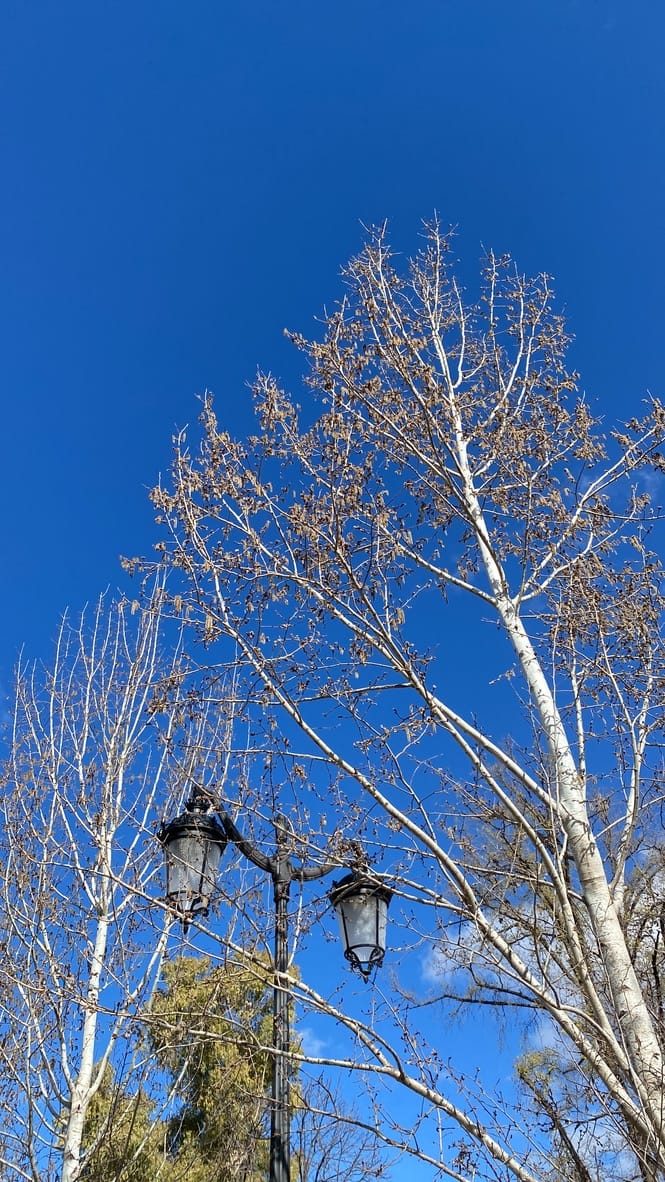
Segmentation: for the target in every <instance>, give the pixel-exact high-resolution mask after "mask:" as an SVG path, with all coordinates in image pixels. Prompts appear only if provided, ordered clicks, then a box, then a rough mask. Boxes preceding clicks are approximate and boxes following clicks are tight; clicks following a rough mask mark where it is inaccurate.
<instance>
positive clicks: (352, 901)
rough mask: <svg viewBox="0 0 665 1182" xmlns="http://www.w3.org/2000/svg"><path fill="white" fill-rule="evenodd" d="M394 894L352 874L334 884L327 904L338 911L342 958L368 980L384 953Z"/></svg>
mask: <svg viewBox="0 0 665 1182" xmlns="http://www.w3.org/2000/svg"><path fill="white" fill-rule="evenodd" d="M392 894H393V892H392V891H391V890H390V889H389V887H387V886H384V885H383V883H381V882H378V881H377V880H376V879H373V878H369V877H368V876H367V875H366V874H360V873H358V872H357V871H355V870H354V871H352V873H351V874H347V875H346V877H345V878H343V879H341V881H340V882H334V883H333V887H332V890H331V892H330V902H331V903H332V905H333V907H334V908H335V911H336V912H337V919H338V920H339V927H340V932H341V934H342V940H343V941H344V955H345V957H346V959H347V960H348V961H349V962H350V964H351V968H354V969H358V970H359V971H360V973H361V974H362V976H363V977H364V978H365V980H366V981H367V980H368V978H369V975H370V973H371V971H372V969H373V968H374V967H375V966H377V967H378V966H379V965H380V964H381V963H382V961H383V957H384V954H385V951H386V925H387V920H388V904H389V902H390V900H391V898H392Z"/></svg>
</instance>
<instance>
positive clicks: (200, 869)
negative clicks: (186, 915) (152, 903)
mask: <svg viewBox="0 0 665 1182" xmlns="http://www.w3.org/2000/svg"><path fill="white" fill-rule="evenodd" d="M221 856H222V846H221V845H219V844H218V843H217V842H216V841H210V840H209V838H208V837H207V835H206V834H204V833H196V832H194V833H191V832H190V833H183V834H181V835H180V836H178V837H173V838H171V840H170V841H169V847H168V854H167V858H168V887H167V894H168V897H169V899H170V900H171V901H172V902H173V903H174V904H175V906H176V907H177V908H178V909H179V910H180V911H183V912H195V911H205V910H207V907H208V903H209V901H210V897H211V895H212V893H213V891H214V889H215V881H216V877H217V870H218V867H219V862H220V858H221Z"/></svg>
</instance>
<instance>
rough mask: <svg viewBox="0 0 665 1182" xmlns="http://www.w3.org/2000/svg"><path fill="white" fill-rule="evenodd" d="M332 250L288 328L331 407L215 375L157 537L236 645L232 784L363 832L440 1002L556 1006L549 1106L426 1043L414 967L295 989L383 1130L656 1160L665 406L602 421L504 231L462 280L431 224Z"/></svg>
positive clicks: (304, 818) (647, 1176) (509, 1169)
mask: <svg viewBox="0 0 665 1182" xmlns="http://www.w3.org/2000/svg"><path fill="white" fill-rule="evenodd" d="M345 278H346V283H347V294H346V296H345V298H344V300H343V302H342V303H341V305H340V306H339V308H338V309H337V310H336V311H334V312H333V313H332V314H331V315H329V316H328V317H327V319H326V323H325V332H324V334H323V339H322V340H320V341H314V342H311V341H307V340H305V339H304V338H301V337H298V336H296V337H294V338H293V340H294V342H295V344H296V345H297V346H298V347H299V348H300V349H301V350H302V351H303V353H304V354H305V356H306V357H307V359H308V362H309V366H310V369H309V375H308V379H307V380H308V384H309V387H310V389H311V391H312V395H313V398H314V399H316V400H318V403H315V405H318V409H316V410H315V409H313V408H311V407H310V406H309V405H308V406H307V408H306V411H305V414H304V421H303V422H302V423H301V421H300V417H301V414H300V411H299V408H298V407H297V405H296V404H295V403H294V402H293V401H292V400H291V399H290V398H289V397H288V396H287V395H286V394H285V393H284V392H283V391H282V390H281V389H280V388H279V387H278V384H277V383H276V381H275V380H274V379H273V378H272V377H270V376H269V375H268V376H265V375H263V376H259V378H258V380H257V382H256V387H255V397H256V411H257V423H258V426H257V433H256V435H255V436H254V437H253V438H251V439H250V440H249V441H247V442H246V443H243V442H239V441H237V440H234V439H233V438H231V437H230V436H229V435H228V433H226V432H225V431H224V430H222V429H220V426H219V424H218V422H217V419H216V417H215V413H214V410H213V404H212V400H211V398H210V397H209V396H206V398H205V400H204V405H203V414H202V424H203V436H202V440H201V444H200V448H197V449H195V450H194V451H190V450H189V447H188V444H187V441H186V438H185V435H184V433H183V435H182V436H181V437H180V438H179V439H178V441H177V445H176V452H175V459H174V466H173V476H172V482H171V484H170V486H168V487H166V486H163V487H160V488H158V489H157V490H156V491H155V493H154V502H155V505H156V507H157V511H158V515H159V520H160V522H161V524H162V526H163V541H162V542H161V543H160V546H161V548H162V551H163V561H164V563H165V564H166V565H167V566H170V567H176V568H178V569H179V571H180V572H181V574H182V583H181V585H180V586H179V588H178V590H179V595H180V596H182V604H181V606H182V605H186V607H187V610H188V612H189V619H190V621H191V622H193V623H195V624H196V626H197V627H198V629H199V635H200V638H201V640H202V642H203V643H204V644H205V645H207V647H208V652H209V658H208V664H209V667H210V668H211V669H212V670H213V671H214V674H215V675H218V674H219V673H220V672H221V671H222V670H223V668H224V667H225V666H226V665H227V664H228V665H233V667H234V670H235V676H236V678H237V697H238V700H239V701H241V702H242V703H243V707H242V710H241V713H240V715H239V718H240V717H241V719H242V726H243V728H244V729H243V735H242V739H241V738H240V737H238V739H237V747H238V749H239V750H241V751H243V752H244V753H245V754H244V756H243V761H242V763H241V765H240V771H239V784H240V791H241V794H242V786H243V784H244V785H247V786H248V785H249V784H250V783H251V784H252V787H253V789H259V788H260V787H261V785H263V790H264V793H265V795H264V803H263V806H262V808H263V813H264V815H265V814H267V813H269V812H270V809H271V808H272V807H273V806H274V802H275V797H276V796H279V797H280V800H279V805H280V808H281V809H282V811H284V812H287V813H288V812H289V810H290V811H291V814H292V815H293V817H294V820H295V821H296V822H297V823H296V828H298V827H299V831H300V832H301V833H305V834H306V836H307V842H308V845H309V856H310V857H312V856H315V855H316V852H317V851H319V852H320V854H321V856H324V854H325V856H326V857H330V856H331V853H332V854H333V855H335V856H338V857H339V859H340V861H342V860H344V858H345V857H347V856H348V855H349V853H352V852H353V850H354V849H355V848H357V847H356V846H355V845H354V843H356V842H361V843H362V846H363V848H364V850H365V852H366V854H368V855H369V856H370V857H371V858H372V859H373V862H374V867H375V869H376V870H377V872H382V873H384V874H385V875H386V877H387V878H388V879H389V880H390V882H391V885H393V887H395V888H396V889H397V891H398V893H399V894H400V895H401V899H402V914H403V916H405V917H406V918H407V921H408V922H407V923H406V924H405V926H404V932H403V936H402V953H401V954H402V957H403V963H404V965H405V966H406V964H407V963H408V961H407V957H406V951H407V950H408V948H409V946H411V945H412V946H413V947H414V948H418V949H419V950H420V951H419V955H420V956H422V955H423V951H422V950H423V949H426V950H427V957H428V962H429V965H430V978H431V980H432V981H433V982H434V984H433V985H432V988H431V996H430V1002H431V1004H432V1005H435V1004H436V1005H439V1006H441V1007H442V1016H445V1015H446V1014H450V1013H451V1012H452V1007H462V1009H463V1010H465V1011H466V1009H467V1007H470V1006H472V1005H480V1004H485V1005H487V1004H489V1005H490V1006H491V1007H499V1008H500V1009H502V1010H503V1012H504V1013H505V1012H506V1011H505V1007H511V1010H510V1012H511V1014H512V1015H513V1017H514V1021H515V1022H518V1020H519V1019H520V1018H521V1019H522V1021H523V1028H524V1030H525V1032H527V1031H528V1028H529V1027H528V1023H529V1022H531V1025H532V1026H533V1021H534V1018H537V1019H538V1020H539V1022H540V1023H541V1035H540V1037H541V1039H542V1038H545V1037H546V1038H547V1039H548V1040H549V1043H550V1044H551V1047H552V1051H553V1053H552V1056H551V1059H550V1061H549V1064H550V1065H549V1066H548V1068H547V1071H548V1072H549V1074H548V1075H547V1078H545V1077H544V1075H543V1073H542V1070H541V1074H540V1075H538V1073H537V1072H536V1073H535V1074H534V1070H533V1069H528V1070H523V1071H522V1076H523V1081H522V1082H523V1086H524V1094H525V1095H526V1097H527V1099H528V1102H529V1103H530V1104H531V1105H532V1113H533V1115H532V1116H529V1115H528V1112H527V1111H525V1109H524V1107H523V1103H522V1101H521V1100H520V1098H519V1097H518V1096H517V1095H516V1092H515V1086H514V1085H513V1084H510V1086H508V1087H507V1088H506V1093H505V1096H504V1097H503V1098H502V1097H500V1096H499V1095H498V1094H497V1093H496V1091H495V1090H494V1088H493V1084H492V1082H491V1079H488V1080H485V1081H484V1080H483V1077H482V1074H481V1075H478V1074H476V1073H472V1074H471V1075H470V1076H469V1075H465V1074H464V1072H463V1065H455V1064H451V1063H449V1062H447V1061H446V1058H445V1055H444V1053H443V1045H439V1043H438V1041H437V1040H436V1038H435V1039H434V1040H432V1041H430V1043H429V1044H428V1043H426V1041H425V1037H424V1036H423V1033H422V1032H421V1031H419V1029H418V1022H419V1018H420V1016H421V1013H422V1006H423V1004H424V1002H425V1001H426V1000H427V997H426V991H425V988H424V986H423V985H422V982H421V986H420V987H419V988H416V989H415V991H414V988H413V987H412V988H411V991H410V992H409V990H408V989H407V988H406V984H405V987H404V988H403V989H402V992H401V1000H400V982H399V981H397V982H396V984H395V988H394V989H393V990H392V991H386V993H385V996H384V1002H383V1005H382V1006H381V1005H379V1003H378V1001H377V1000H376V998H375V1001H374V1010H373V1012H372V1015H371V1017H368V1016H365V1017H364V1018H363V1017H362V1015H360V1014H359V1011H358V1010H357V1009H356V1008H353V1009H349V1008H348V1007H347V1006H345V1005H344V1006H343V1005H341V1004H338V1003H337V1002H336V1001H335V999H334V997H331V996H330V995H325V996H324V992H323V991H319V992H317V991H316V990H315V988H314V984H313V983H312V984H310V983H309V982H307V981H306V980H303V981H301V982H297V981H295V979H294V981H293V989H294V993H295V994H296V996H297V997H298V998H299V999H300V1001H301V1004H303V1005H306V1004H307V1005H310V1006H311V1007H312V1008H313V1009H315V1010H318V1011H319V1012H326V1013H328V1014H329V1015H330V1016H331V1017H332V1018H333V1019H334V1021H336V1022H337V1023H338V1031H339V1032H341V1030H343V1029H345V1030H346V1031H348V1032H349V1035H350V1036H351V1037H352V1039H353V1040H355V1043H354V1045H355V1049H353V1047H351V1046H347V1049H346V1050H344V1051H343V1052H342V1051H340V1053H339V1054H336V1055H328V1056H326V1055H325V1054H322V1056H321V1061H322V1062H323V1061H327V1062H333V1061H334V1062H336V1063H338V1065H340V1066H344V1067H345V1068H346V1069H348V1070H351V1071H361V1072H363V1074H364V1078H365V1080H366V1084H367V1087H368V1088H370V1089H373V1088H375V1087H376V1086H377V1085H378V1083H379V1082H380V1081H384V1082H385V1083H386V1086H387V1090H386V1094H385V1095H384V1096H383V1097H382V1096H381V1095H379V1096H378V1097H376V1099H375V1104H376V1106H377V1107H376V1111H377V1112H378V1110H379V1109H380V1110H381V1113H382V1118H381V1120H380V1121H379V1129H380V1131H382V1134H383V1136H384V1137H385V1138H386V1139H387V1140H389V1141H392V1142H394V1143H396V1144H401V1145H402V1146H403V1148H404V1149H405V1150H407V1151H409V1152H413V1153H416V1154H418V1155H420V1156H421V1157H422V1158H424V1160H426V1161H430V1162H431V1163H432V1165H433V1166H435V1167H436V1168H437V1169H439V1170H440V1171H441V1172H442V1174H444V1175H448V1176H450V1177H454V1178H458V1179H461V1178H474V1179H479V1178H485V1177H487V1178H490V1177H491V1178H496V1177H505V1178H510V1177H512V1178H517V1179H520V1180H521V1182H534V1180H535V1179H545V1178H549V1177H552V1176H556V1175H557V1172H558V1171H559V1170H560V1163H561V1154H562V1153H563V1154H566V1153H567V1155H568V1156H567V1158H566V1160H567V1161H568V1162H569V1163H570V1162H576V1163H577V1164H576V1168H578V1173H579V1176H580V1177H584V1176H585V1175H584V1171H587V1172H588V1176H589V1177H591V1178H594V1179H598V1178H601V1177H610V1176H612V1177H617V1176H619V1177H626V1178H627V1177H637V1178H641V1179H644V1180H645V1182H647V1180H648V1182H650V1180H653V1179H656V1178H660V1177H663V1176H664V1162H665V1125H664V1119H663V1118H664V1113H663V1022H662V990H661V981H662V936H661V918H660V917H661V911H662V901H661V896H662V890H661V884H662V873H661V872H660V871H659V872H658V874H660V875H661V877H660V878H659V877H658V874H656V871H655V870H651V871H650V870H648V866H652V865H654V866H655V865H656V864H657V865H660V864H661V862H662V841H661V839H660V837H659V834H660V831H661V817H660V807H661V794H660V775H661V758H660V743H661V741H662V708H663V685H664V681H663V654H662V646H661V638H660V621H661V616H662V610H663V595H662V572H661V567H660V563H659V562H658V560H657V559H656V558H655V557H654V555H653V554H652V553H651V550H650V545H649V537H648V535H649V532H650V529H651V526H652V523H653V520H654V516H653V511H652V508H651V502H650V493H652V492H653V491H654V490H658V489H659V488H660V485H661V479H662V478H661V475H660V471H661V468H662V466H663V460H662V457H661V455H660V453H659V451H658V448H659V446H660V444H661V440H662V437H663V430H664V426H665V413H664V411H663V408H662V407H661V405H660V404H659V403H658V402H656V401H655V400H651V401H650V403H649V404H648V405H647V406H646V408H645V412H644V417H643V418H642V419H640V420H637V419H633V420H632V421H631V422H630V423H629V424H628V425H627V426H625V427H624V428H622V429H621V430H618V431H615V432H612V433H610V434H609V435H608V437H605V436H604V435H603V434H602V433H601V432H600V429H599V427H598V424H597V423H596V422H594V419H593V417H592V414H591V410H590V408H589V406H588V405H587V403H586V401H585V399H584V397H582V396H581V395H580V394H579V393H578V389H577V376H576V375H575V374H574V373H571V372H570V371H569V370H568V369H567V368H566V362H565V354H566V348H567V339H566V335H565V331H564V326H563V323H562V320H561V318H560V317H559V315H558V314H557V313H556V311H555V310H554V306H553V299H552V292H551V289H550V283H549V280H548V279H547V278H546V277H543V276H541V277H539V278H537V279H535V280H528V279H526V278H524V277H523V276H521V275H520V274H519V273H518V272H517V270H516V269H515V268H514V266H512V264H511V263H510V262H509V260H507V259H503V258H502V259H497V258H495V257H494V256H492V255H490V256H489V258H488V259H487V261H486V266H485V269H484V274H483V281H482V289H481V294H480V297H479V299H478V300H477V301H474V300H471V299H467V298H466V296H465V294H464V292H463V291H462V290H461V288H460V286H459V285H458V283H457V281H456V279H455V277H454V274H453V273H452V271H451V268H450V263H449V242H448V240H447V239H446V237H445V236H444V235H442V233H441V232H440V230H439V228H438V226H436V225H434V226H431V227H429V228H428V232H427V238H426V242H425V245H424V247H423V249H422V251H421V252H420V253H419V254H418V255H417V256H416V257H415V259H413V260H412V262H411V263H410V264H409V265H408V266H404V267H402V268H401V269H400V268H398V266H397V265H396V264H395V262H394V260H393V259H392V258H391V255H390V251H389V249H388V246H387V243H386V239H385V234H384V232H383V231H379V232H376V233H374V234H372V235H371V236H370V237H369V240H368V242H367V245H366V247H365V248H364V250H363V251H362V253H361V254H360V255H359V256H358V257H357V258H356V259H354V260H353V261H352V262H351V264H350V265H349V266H348V268H347V269H346V271H345ZM211 662H214V665H212V664H211ZM506 736H509V737H506ZM257 823H258V822H257ZM328 834H330V835H331V836H330V837H328V836H327V835H328ZM645 875H646V879H645V877H644V876H645ZM645 881H648V882H649V883H650V884H651V887H652V888H653V889H650V891H647V892H646V893H645V892H644V891H643V890H642V885H643V883H644V882H645ZM398 910H399V908H398V905H395V906H394V908H393V913H394V915H395V917H396V916H397V914H398ZM414 956H415V953H414ZM439 1020H440V1019H439ZM543 1031H544V1032H545V1033H544V1034H543ZM336 1037H337V1039H338V1046H341V1044H340V1043H339V1038H341V1033H338V1035H337V1036H336ZM525 1037H527V1043H526V1047H527V1050H528V1048H529V1042H528V1035H525ZM541 1066H542V1065H541ZM532 1067H533V1065H532ZM552 1071H554V1076H552ZM372 1081H374V1082H372ZM394 1084H397V1085H400V1089H403V1088H406V1089H408V1090H409V1091H410V1093H411V1095H412V1096H413V1097H414V1101H417V1102H418V1103H419V1104H420V1106H421V1114H420V1117H419V1118H418V1125H417V1130H416V1131H414V1129H413V1128H412V1127H408V1126H409V1123H411V1124H413V1119H414V1118H413V1116H410V1117H409V1121H404V1120H402V1121H400V1120H399V1117H393V1119H392V1123H391V1120H390V1111H391V1108H390V1104H391V1097H392V1098H393V1099H394V1096H395V1088H394V1086H393V1085H394ZM398 1090H399V1089H398ZM564 1093H565V1097H566V1104H568V1105H570V1110H569V1111H568V1112H566V1110H565V1108H562V1107H560V1105H561V1104H562V1098H563V1095H564ZM372 1095H374V1092H372ZM403 1102H404V1101H402V1102H401V1103H403ZM552 1105H554V1106H555V1108H556V1113H557V1121H558V1124H557V1123H555V1124H554V1126H552V1124H551V1122H550V1124H549V1128H548V1127H547V1112H548V1106H549V1107H550V1108H552ZM398 1109H399V1106H398ZM552 1110H553V1111H554V1109H552ZM393 1111H394V1110H393ZM426 1117H427V1118H431V1119H432V1121H433V1122H434V1125H435V1127H436V1130H437V1134H436V1136H435V1137H434V1138H433V1140H432V1141H429V1142H428V1141H427V1140H426V1138H425V1134H424V1131H423V1130H424V1125H423V1123H422V1122H423V1121H424V1120H425V1118H426ZM377 1119H378V1118H377ZM585 1182H586V1179H585Z"/></svg>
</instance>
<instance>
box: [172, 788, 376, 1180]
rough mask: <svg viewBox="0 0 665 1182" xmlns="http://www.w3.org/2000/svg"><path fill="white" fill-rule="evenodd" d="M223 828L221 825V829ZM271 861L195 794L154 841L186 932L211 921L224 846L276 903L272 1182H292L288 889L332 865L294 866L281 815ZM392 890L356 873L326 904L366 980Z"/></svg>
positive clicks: (276, 823)
mask: <svg viewBox="0 0 665 1182" xmlns="http://www.w3.org/2000/svg"><path fill="white" fill-rule="evenodd" d="M220 822H221V824H220ZM273 825H274V829H275V838H276V849H275V854H274V856H273V857H272V858H269V857H267V856H266V855H265V854H263V853H262V852H261V850H259V849H258V848H257V847H256V846H255V845H254V843H253V842H251V841H247V839H246V838H244V837H243V836H242V834H241V833H240V831H239V830H238V829H237V828H236V826H235V824H234V822H233V821H232V820H231V818H230V817H229V815H228V813H225V812H220V813H219V821H218V820H217V819H216V818H215V817H213V816H211V815H210V801H209V799H208V798H207V797H204V796H202V795H201V794H200V793H197V792H196V791H194V792H193V794H192V797H191V799H190V800H189V801H188V802H187V804H186V805H185V812H184V813H183V814H182V815H181V816H180V817H177V818H176V819H175V820H173V821H170V822H169V823H168V824H166V825H163V826H162V828H161V830H160V832H159V835H158V836H159V840H160V842H161V844H162V847H163V849H164V857H165V862H166V900H167V903H169V904H170V905H171V906H172V907H173V909H174V910H175V912H176V913H177V915H178V918H179V919H180V921H181V922H182V924H183V928H184V930H185V931H187V928H188V926H189V923H190V922H191V920H192V919H194V918H196V917H197V916H200V915H207V914H208V905H209V902H210V897H211V894H212V891H213V888H214V882H215V876H216V874H217V870H218V868H219V862H220V859H221V856H222V853H223V852H224V847H225V846H226V844H227V842H228V841H232V842H233V844H234V845H235V846H237V848H238V849H239V850H240V852H241V853H242V854H243V855H244V856H245V857H246V858H247V859H248V860H249V861H250V862H252V864H253V865H254V866H257V867H258V869H259V870H262V871H263V872H264V873H265V874H269V875H270V877H271V878H272V882H273V897H274V901H275V943H274V979H273V1029H272V1056H273V1069H272V1091H271V1109H270V1182H290V1169H291V1146H290V1136H291V1130H290V1118H291V1114H290V1111H289V1076H288V1056H289V1048H290V1038H291V1023H290V1015H289V987H288V981H287V975H288V968H289V961H288V902H289V893H290V890H291V883H292V882H313V881H314V880H315V879H317V878H323V876H324V875H326V874H330V872H331V871H332V870H334V869H335V866H334V865H332V864H329V865H324V866H311V867H305V866H301V865H294V863H293V862H292V861H291V858H290V855H289V845H290V842H289V827H288V823H287V821H286V819H285V818H284V817H282V816H277V817H275V820H274V822H273ZM391 896H392V891H390V890H389V889H388V888H387V887H385V886H383V885H382V884H381V883H380V882H378V881H377V880H375V879H371V878H370V877H369V876H368V875H366V874H361V873H359V872H357V871H353V872H351V873H350V874H347V875H346V877H345V878H343V879H342V880H341V881H340V882H338V883H334V884H333V889H332V891H331V892H330V900H331V902H332V904H333V907H334V908H335V909H336V911H337V915H338V917H339V922H340V928H341V930H342V936H343V939H344V955H345V957H346V959H347V960H348V961H349V963H350V965H351V967H352V968H357V969H358V970H359V971H360V973H361V974H362V976H363V977H364V979H365V980H367V979H368V978H369V975H370V972H371V970H372V968H374V966H377V967H378V966H379V965H380V964H381V962H382V961H383V956H384V953H385V947H386V920H387V911H388V903H389V902H390V898H391Z"/></svg>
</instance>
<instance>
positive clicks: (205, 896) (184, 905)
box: [159, 795, 226, 931]
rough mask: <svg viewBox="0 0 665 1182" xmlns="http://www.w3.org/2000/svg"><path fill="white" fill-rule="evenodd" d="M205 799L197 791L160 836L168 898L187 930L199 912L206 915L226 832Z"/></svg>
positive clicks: (161, 831)
mask: <svg viewBox="0 0 665 1182" xmlns="http://www.w3.org/2000/svg"><path fill="white" fill-rule="evenodd" d="M208 807H209V806H208V804H207V802H206V801H205V800H204V799H201V797H198V796H196V795H193V796H192V798H191V799H190V800H188V801H187V803H186V805H185V812H184V813H182V814H181V815H180V816H179V817H176V818H175V820H173V821H169V823H168V824H167V825H163V826H162V828H161V830H160V833H159V840H160V842H161V844H162V846H163V848H164V858H165V861H166V899H167V902H168V903H170V905H171V906H172V907H173V908H174V910H175V911H177V912H178V914H179V916H180V919H181V921H182V924H183V927H184V929H185V931H187V928H188V926H189V921H190V920H191V919H192V917H193V916H195V915H203V916H206V915H207V914H208V907H209V904H210V897H211V895H212V893H213V891H214V889H215V880H216V877H217V870H218V869H219V862H220V859H221V856H222V854H223V852H224V847H225V846H226V833H225V832H224V830H223V828H222V826H221V825H220V824H219V821H218V820H217V819H216V818H215V817H212V816H210V815H209V812H208Z"/></svg>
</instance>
